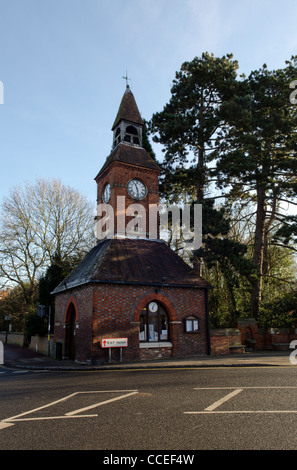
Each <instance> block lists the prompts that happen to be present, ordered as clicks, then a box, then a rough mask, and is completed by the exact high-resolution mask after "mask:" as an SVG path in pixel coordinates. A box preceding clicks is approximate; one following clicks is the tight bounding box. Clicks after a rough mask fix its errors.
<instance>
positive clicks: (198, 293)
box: [55, 283, 208, 362]
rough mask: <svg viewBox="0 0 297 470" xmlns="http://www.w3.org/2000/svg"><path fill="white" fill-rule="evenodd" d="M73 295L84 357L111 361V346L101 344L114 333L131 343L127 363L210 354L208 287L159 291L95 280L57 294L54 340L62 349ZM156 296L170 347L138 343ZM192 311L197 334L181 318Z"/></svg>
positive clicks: (80, 352)
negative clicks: (141, 324) (164, 314)
mask: <svg viewBox="0 0 297 470" xmlns="http://www.w3.org/2000/svg"><path fill="white" fill-rule="evenodd" d="M70 297H72V298H73V299H75V302H76V305H77V310H78V324H79V328H78V329H77V336H76V351H77V359H78V360H80V361H86V360H93V361H104V362H105V361H108V350H107V349H104V348H101V340H102V339H104V338H112V337H114V338H116V337H128V342H129V346H128V348H123V350H122V353H123V360H124V361H125V360H135V359H139V358H140V359H147V358H151V357H155V358H160V357H162V358H165V357H170V356H175V357H187V356H193V355H205V354H207V351H208V345H207V323H206V318H205V294H204V290H200V289H194V288H173V287H164V288H163V289H162V291H161V293H160V292H159V293H158V294H156V293H155V292H154V290H153V288H152V287H150V286H139V285H120V284H103V283H95V284H92V285H91V284H88V285H85V286H81V287H77V288H75V289H73V290H72V291H71V292H70V291H67V292H64V293H61V294H58V295H56V317H55V341H56V342H57V341H58V342H62V343H63V344H64V350H65V341H64V338H65V328H64V321H65V311H66V307H67V305H68V304H69V298H70ZM152 299H155V300H157V301H159V302H160V303H161V304H162V305H163V307H164V308H165V310H166V311H167V313H168V317H169V332H170V342H171V343H172V347H169V348H168V347H164V348H162V347H160V348H155V347H154V348H145V349H144V348H140V347H139V323H138V322H139V316H140V312H141V309H142V307H143V305H146V304H147V303H148V302H149V301H150V300H152ZM188 315H196V316H197V317H198V318H199V320H200V322H199V325H200V326H199V328H200V329H199V333H195V334H191V333H185V332H184V322H183V321H184V319H185V318H186V317H187V316H188ZM119 354H120V352H119V350H113V351H112V359H114V360H118V359H119Z"/></svg>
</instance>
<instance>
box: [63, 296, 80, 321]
mask: <svg viewBox="0 0 297 470" xmlns="http://www.w3.org/2000/svg"><path fill="white" fill-rule="evenodd" d="M72 305H73V308H74V310H75V321H76V323H77V322H78V308H77V303H76V300H75V298H74V297H73V296H71V297H70V299H69V300H68V302H67V305H66V308H65V314H64V323H67V322H69V318H70V313H71V309H72Z"/></svg>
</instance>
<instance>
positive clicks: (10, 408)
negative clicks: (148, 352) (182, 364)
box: [0, 366, 297, 456]
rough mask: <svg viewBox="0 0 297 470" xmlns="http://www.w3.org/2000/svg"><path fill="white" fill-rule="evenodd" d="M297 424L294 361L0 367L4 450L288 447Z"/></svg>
mask: <svg viewBox="0 0 297 470" xmlns="http://www.w3.org/2000/svg"><path fill="white" fill-rule="evenodd" d="M296 425H297V376H296V369H295V368H294V367H290V366H289V367H254V368H253V367H245V368H236V367H234V368H233V367H232V368H228V367H226V368H209V369H206V368H200V369H193V368H191V369H187V368H184V369H167V370H166V369H162V370H160V369H159V370H133V371H132V370H131V371H124V370H122V371H121V370H118V371H115V370H114V371H93V372H90V371H88V372H81V371H77V372H76V371H40V372H34V371H25V370H24V371H23V370H22V371H14V370H11V369H5V368H2V369H1V368H0V450H39V449H43V450H54V449H55V450H103V451H106V452H105V453H104V455H107V456H108V455H109V453H108V451H111V450H114V451H118V452H120V451H128V450H135V451H137V450H147V451H154V450H156V451H157V450H163V451H167V450H168V451H169V450H173V449H174V450H175V451H180V453H181V451H183V454H185V455H190V454H191V451H195V450H252V449H257V450H272V449H273V450H289V449H296V448H297V435H296V432H295V429H296ZM175 453H176V452H175ZM117 455H118V454H117Z"/></svg>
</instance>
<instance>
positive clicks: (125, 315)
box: [52, 85, 210, 364]
mask: <svg viewBox="0 0 297 470" xmlns="http://www.w3.org/2000/svg"><path fill="white" fill-rule="evenodd" d="M143 128H144V123H143V120H142V118H141V116H140V113H139V110H138V107H137V104H136V102H135V99H134V96H133V94H132V92H131V90H130V87H129V86H128V85H127V87H126V90H125V93H124V95H123V98H122V100H121V103H120V106H119V110H118V113H117V115H116V119H115V121H114V124H113V126H112V133H113V140H112V151H111V153H110V155H109V156H108V157H107V158H106V161H105V162H104V164H103V167H102V168H101V170H100V171H99V173H98V174H97V176H96V178H95V181H96V183H97V234H98V225H99V226H101V228H102V232H101V233H100V235H101V236H100V237H99V236H98V235H97V238H98V240H97V243H96V244H95V245H94V246H93V247H92V248H91V250H90V251H89V252H88V253H87V254H86V255H85V257H84V258H83V259H82V260H81V262H80V263H79V264H78V265H77V266H76V267H75V268H74V269H73V271H72V272H71V273H70V274H69V275H68V276H67V277H66V278H65V279H64V280H63V281H62V282H61V283H60V284H59V285H58V286H57V287H56V288H55V289H54V291H53V292H52V293H53V295H55V338H54V341H55V342H56V343H60V344H61V345H62V346H61V347H62V351H63V357H65V358H70V359H74V360H77V361H82V362H87V361H89V362H90V363H94V364H101V363H104V362H106V361H107V360H108V361H110V360H111V354H112V359H113V360H116V361H121V360H125V361H130V360H133V361H134V360H143V359H151V358H154V359H160V358H164V359H165V358H169V357H186V356H192V355H199V354H208V353H210V335H209V321H208V307H207V302H208V300H207V299H208V289H209V288H210V286H209V284H208V282H206V281H205V280H204V279H202V278H201V277H200V273H199V272H198V271H197V270H195V269H193V268H192V267H191V266H189V265H188V264H187V263H186V262H185V261H184V260H183V259H182V258H180V257H179V256H178V254H177V253H176V252H175V251H173V250H172V249H171V248H170V247H169V246H168V245H167V243H166V242H165V241H163V240H161V239H160V237H159V230H158V227H159V224H158V217H157V216H158V205H159V174H160V167H159V166H158V164H157V163H156V161H155V160H154V159H153V158H152V157H151V156H150V154H149V153H148V152H147V151H146V150H145V148H144V147H143ZM102 235H104V236H102ZM107 339H116V340H121V341H123V340H124V344H125V346H124V347H123V348H122V347H120V350H119V348H116V347H115V348H114V349H113V351H112V353H111V349H112V348H110V350H109V351H107V349H106V346H105V345H106V340H107ZM117 344H118V343H117ZM121 344H123V343H121ZM122 349H123V351H122Z"/></svg>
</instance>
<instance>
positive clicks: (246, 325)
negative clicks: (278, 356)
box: [238, 318, 297, 351]
mask: <svg viewBox="0 0 297 470" xmlns="http://www.w3.org/2000/svg"><path fill="white" fill-rule="evenodd" d="M238 329H239V330H240V333H241V343H242V344H244V345H245V346H246V347H247V350H253V351H265V350H268V351H269V350H273V351H288V350H289V349H290V343H291V342H292V341H295V340H297V329H295V328H258V325H257V322H256V320H254V319H252V318H246V319H242V320H239V321H238Z"/></svg>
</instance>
